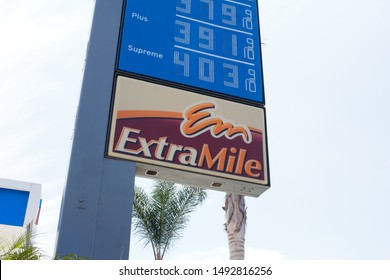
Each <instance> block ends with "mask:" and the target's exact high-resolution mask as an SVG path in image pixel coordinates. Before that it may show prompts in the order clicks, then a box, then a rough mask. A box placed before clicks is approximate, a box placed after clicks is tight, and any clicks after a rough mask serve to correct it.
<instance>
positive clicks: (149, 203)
mask: <svg viewBox="0 0 390 280" xmlns="http://www.w3.org/2000/svg"><path fill="white" fill-rule="evenodd" d="M206 196H207V193H206V191H205V190H204V189H201V188H194V187H189V186H181V187H178V186H176V185H175V184H174V183H171V182H165V181H156V182H155V184H154V186H153V190H152V192H151V194H150V196H149V195H148V194H147V193H146V192H145V191H144V190H142V189H141V188H138V187H136V189H135V195H134V205H133V230H134V232H135V234H136V235H137V236H138V237H139V238H141V239H142V240H143V241H144V245H145V246H147V245H149V244H151V245H152V248H153V252H154V255H155V258H156V259H157V257H158V258H162V257H163V256H164V254H165V252H166V251H167V250H168V249H169V248H171V247H172V245H173V243H174V241H176V240H177V239H179V238H181V236H182V232H183V230H184V229H185V227H186V226H187V223H188V221H189V214H190V213H191V212H193V211H194V210H195V209H196V207H197V206H198V205H200V204H201V203H202V202H203V201H204V200H205V199H206Z"/></svg>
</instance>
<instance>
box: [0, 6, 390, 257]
mask: <svg viewBox="0 0 390 280" xmlns="http://www.w3.org/2000/svg"><path fill="white" fill-rule="evenodd" d="M93 8H94V1H93V0H84V1H79V0H67V1H64V0H50V1H49V0H34V1H27V0H13V1H7V0H0V38H1V40H0V98H1V99H0V131H1V137H0V155H1V157H0V178H6V179H13V180H21V181H28V182H35V183H40V184H42V198H43V205H42V211H41V216H40V224H39V227H38V232H39V235H38V242H39V244H40V246H41V247H42V248H43V249H44V250H45V251H46V252H47V254H48V255H51V254H53V251H54V246H55V238H56V231H57V224H58V218H59V210H60V204H61V198H62V193H63V190H64V187H65V183H66V176H67V169H68V164H69V158H70V150H71V146H72V137H73V129H74V121H75V116H76V112H77V106H78V100H79V96H80V88H81V83H82V76H83V68H84V59H85V55H86V50H87V43H88V38H89V31H90V26H91V19H92V14H93ZM389 10H390V2H389V1H386V0H370V1H363V0H354V1H352V0H342V1H340V0H338V1H336V0H328V1H316V0H314V1H313V0H311V1H309V0H294V1H288V0H285V1H281V0H272V1H260V2H259V13H260V27H261V38H262V42H263V46H262V56H263V71H264V85H265V97H266V108H267V128H268V145H269V161H270V178H271V188H270V189H269V190H267V191H266V192H265V193H264V194H262V195H261V196H260V197H259V198H249V197H248V198H246V203H247V212H248V221H247V232H246V253H247V254H246V258H247V259H261V258H264V259H270V258H272V259H305V260H307V259H321V260H322V259H363V260H366V259H390V241H389V238H388V237H389V236H390V223H389V220H390V217H389V216H390V203H389V199H390V190H389V188H390V179H389V178H390V148H389V147H390V145H389V143H390V129H389V128H390V125H389V120H390V110H389V109H388V104H390V94H389V93H390V82H389V81H390V79H389V73H390V53H389V50H390V36H389V34H390V17H388V11H389ZM136 184H137V185H139V186H143V187H145V188H149V187H150V186H151V185H152V184H153V181H151V180H146V179H141V178H137V179H136ZM223 204H224V194H223V193H221V192H213V191H209V197H208V199H207V201H206V203H205V204H204V205H203V206H201V207H200V208H199V209H198V210H197V211H196V212H195V213H193V215H192V217H191V221H190V224H189V226H188V228H187V229H186V230H185V231H184V232H183V238H182V239H181V240H180V241H179V242H178V243H177V244H176V246H175V247H174V248H172V250H171V251H169V252H168V253H167V255H166V259H203V260H205V259H206V260H208V259H210V260H217V259H218V260H224V259H228V248H227V237H226V233H225V232H224V230H223V224H224V211H223V210H222V206H223ZM137 241H138V240H137V239H136V238H135V237H132V239H131V246H130V259H140V260H144V259H152V258H153V255H152V251H151V249H150V248H148V247H147V248H143V246H142V244H141V243H139V242H137Z"/></svg>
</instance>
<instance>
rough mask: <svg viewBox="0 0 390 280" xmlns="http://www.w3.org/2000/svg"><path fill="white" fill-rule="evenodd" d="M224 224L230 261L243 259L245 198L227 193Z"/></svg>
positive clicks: (245, 216)
mask: <svg viewBox="0 0 390 280" xmlns="http://www.w3.org/2000/svg"><path fill="white" fill-rule="evenodd" d="M222 208H223V210H225V216H226V223H225V230H226V232H227V236H228V241H229V255H230V259H231V260H243V259H245V231H246V218H247V215H246V206H245V197H244V196H243V195H240V194H233V193H227V194H226V196H225V206H224V207H222Z"/></svg>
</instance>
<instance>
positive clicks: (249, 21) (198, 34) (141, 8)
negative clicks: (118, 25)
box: [118, 0, 264, 104]
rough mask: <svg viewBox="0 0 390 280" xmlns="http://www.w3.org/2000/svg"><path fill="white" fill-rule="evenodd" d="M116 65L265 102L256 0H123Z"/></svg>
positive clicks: (191, 87)
mask: <svg viewBox="0 0 390 280" xmlns="http://www.w3.org/2000/svg"><path fill="white" fill-rule="evenodd" d="M118 70H119V71H121V72H126V73H129V74H135V75H142V76H145V77H151V78H154V79H158V80H162V81H163V82H168V83H169V82H173V83H175V84H178V85H179V87H184V88H187V89H189V90H192V91H198V92H204V93H208V94H212V95H217V96H218V95H219V96H222V97H227V98H228V99H229V98H233V99H239V100H245V101H248V100H249V101H251V102H254V103H256V104H264V94H263V75H262V66H261V50H260V35H259V24H258V10H257V1H256V0H234V1H233V0H165V1H156V0H142V1H139V0H127V1H126V6H125V10H124V17H123V24H122V36H121V42H120V50H119V59H118Z"/></svg>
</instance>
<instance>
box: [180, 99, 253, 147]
mask: <svg viewBox="0 0 390 280" xmlns="http://www.w3.org/2000/svg"><path fill="white" fill-rule="evenodd" d="M215 109H216V105H215V104H214V103H212V102H204V103H199V104H196V105H193V106H190V107H189V108H187V109H186V110H184V112H183V122H182V123H181V125H180V131H181V133H182V134H183V136H185V137H188V138H193V137H196V136H198V135H200V134H202V133H205V132H206V131H210V133H211V135H212V136H213V137H214V138H220V137H222V136H225V137H226V138H227V139H233V138H236V137H239V136H241V137H242V139H243V140H244V142H245V143H247V144H250V143H251V142H252V133H251V131H250V129H249V128H248V127H246V126H245V125H241V124H240V125H238V124H235V123H234V122H232V121H227V120H225V119H224V118H222V117H221V116H215V115H214V110H215Z"/></svg>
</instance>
